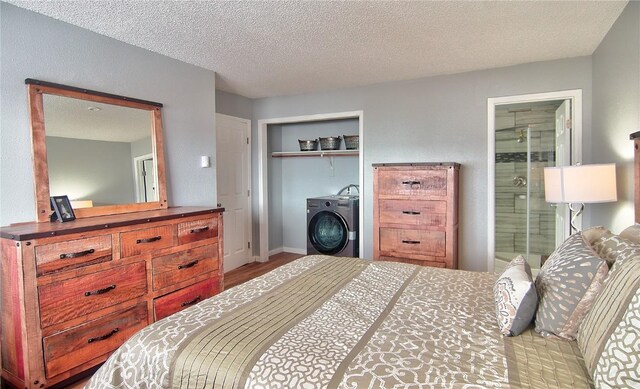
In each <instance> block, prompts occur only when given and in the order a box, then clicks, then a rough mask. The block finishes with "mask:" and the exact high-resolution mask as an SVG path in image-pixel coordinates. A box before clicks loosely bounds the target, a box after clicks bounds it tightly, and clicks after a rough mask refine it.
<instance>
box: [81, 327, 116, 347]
mask: <svg viewBox="0 0 640 389" xmlns="http://www.w3.org/2000/svg"><path fill="white" fill-rule="evenodd" d="M118 331H120V329H119V328H117V327H116V328H114V329H112V330H111V332H109V333H108V334H104V335H101V336H96V337H95V338H89V339H87V343H93V342H99V341H101V340H105V339H109V338H110V337H112V336H113V335H114V334H117V333H118Z"/></svg>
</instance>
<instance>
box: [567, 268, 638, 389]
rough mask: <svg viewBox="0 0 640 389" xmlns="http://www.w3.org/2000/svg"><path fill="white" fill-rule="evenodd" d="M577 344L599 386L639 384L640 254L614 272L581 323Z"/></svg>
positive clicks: (615, 386)
mask: <svg viewBox="0 0 640 389" xmlns="http://www.w3.org/2000/svg"><path fill="white" fill-rule="evenodd" d="M578 347H579V348H580V351H581V352H582V355H583V357H584V362H585V365H586V367H587V370H588V371H589V374H590V375H591V377H592V378H593V382H594V384H595V386H596V388H612V387H613V388H623V387H624V388H638V387H640V257H636V258H632V259H629V260H627V261H624V262H623V263H622V262H621V263H619V265H618V270H617V271H616V272H615V273H614V274H611V276H610V277H609V281H608V282H607V283H606V285H605V286H604V288H603V289H602V293H600V294H599V295H598V297H597V298H596V300H595V302H594V303H593V307H592V308H591V311H589V313H588V314H587V316H586V317H585V318H584V320H583V322H582V324H580V331H579V332H578Z"/></svg>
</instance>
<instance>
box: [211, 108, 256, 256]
mask: <svg viewBox="0 0 640 389" xmlns="http://www.w3.org/2000/svg"><path fill="white" fill-rule="evenodd" d="M218 118H221V119H222V118H223V119H225V120H235V121H238V122H240V123H242V124H244V125H245V126H246V127H247V145H246V148H247V188H248V190H249V195H248V196H247V220H246V226H245V232H246V234H247V239H248V242H249V246H250V247H249V256H248V258H247V259H249V263H250V262H251V261H253V260H254V257H253V232H252V224H251V221H252V203H253V201H252V200H253V190H252V189H251V120H249V119H245V118H241V117H237V116H231V115H225V114H223V113H216V134H217V132H218V128H217V126H218ZM217 148H218V145H217V141H216V156H217V154H218V150H217ZM215 165H216V174H217V171H218V169H220V166H218V161H217V160H216V164H215ZM217 186H218V178H217V176H216V193H218V187H217ZM217 202H218V201H217V198H216V203H217ZM227 233H228V231H225V234H227ZM223 243H224V242H223ZM222 256H223V258H222V259H221V260H222V261H224V250H223V253H222Z"/></svg>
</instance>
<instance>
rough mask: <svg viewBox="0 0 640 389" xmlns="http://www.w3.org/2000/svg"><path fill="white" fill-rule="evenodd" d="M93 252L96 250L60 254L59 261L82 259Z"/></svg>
mask: <svg viewBox="0 0 640 389" xmlns="http://www.w3.org/2000/svg"><path fill="white" fill-rule="evenodd" d="M95 252H96V250H94V249H89V250H84V251H78V252H77V253H68V254H60V259H65V258H78V257H84V256H85V255H89V254H93V253H95Z"/></svg>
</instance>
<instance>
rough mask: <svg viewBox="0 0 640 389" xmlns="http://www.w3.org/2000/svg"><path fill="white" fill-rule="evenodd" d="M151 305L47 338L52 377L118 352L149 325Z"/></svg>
mask: <svg viewBox="0 0 640 389" xmlns="http://www.w3.org/2000/svg"><path fill="white" fill-rule="evenodd" d="M148 322H149V320H148V318H147V304H145V303H141V304H138V305H136V306H134V307H132V308H129V309H126V310H124V311H120V312H117V313H114V314H111V315H106V316H104V317H102V318H100V319H98V320H95V321H92V322H89V323H85V324H83V325H80V326H77V327H73V328H70V329H68V330H65V331H62V332H59V333H56V334H54V335H51V336H48V337H45V338H44V339H43V346H44V359H45V367H46V372H47V376H48V377H52V376H55V375H57V374H60V373H62V372H64V371H67V370H70V369H72V368H74V367H76V366H79V365H81V364H83V363H85V362H87V361H93V362H94V363H95V364H97V363H99V362H98V361H96V360H95V359H96V358H97V357H99V356H101V355H104V356H105V357H104V359H106V355H107V354H108V353H110V352H111V351H113V350H115V349H116V348H118V346H120V345H121V344H122V343H123V342H124V341H125V340H127V339H129V337H131V335H133V334H135V333H136V332H137V331H138V330H140V329H142V328H143V327H144V326H146V325H147V324H148Z"/></svg>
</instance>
